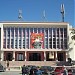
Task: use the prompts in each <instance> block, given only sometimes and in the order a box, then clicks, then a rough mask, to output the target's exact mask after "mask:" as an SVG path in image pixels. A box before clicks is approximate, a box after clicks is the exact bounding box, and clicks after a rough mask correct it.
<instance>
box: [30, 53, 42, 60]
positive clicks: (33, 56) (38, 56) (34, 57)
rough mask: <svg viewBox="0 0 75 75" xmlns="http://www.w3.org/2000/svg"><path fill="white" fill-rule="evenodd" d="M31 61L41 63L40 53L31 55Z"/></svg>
mask: <svg viewBox="0 0 75 75" xmlns="http://www.w3.org/2000/svg"><path fill="white" fill-rule="evenodd" d="M29 61H41V54H40V53H29Z"/></svg>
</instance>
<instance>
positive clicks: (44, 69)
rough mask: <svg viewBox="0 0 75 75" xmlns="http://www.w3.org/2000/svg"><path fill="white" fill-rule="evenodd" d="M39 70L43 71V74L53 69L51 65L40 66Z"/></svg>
mask: <svg viewBox="0 0 75 75" xmlns="http://www.w3.org/2000/svg"><path fill="white" fill-rule="evenodd" d="M40 69H41V71H42V72H43V74H47V72H48V71H49V72H52V71H53V70H54V68H53V67H51V66H41V68H40Z"/></svg>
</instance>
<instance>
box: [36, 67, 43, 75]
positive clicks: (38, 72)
mask: <svg viewBox="0 0 75 75" xmlns="http://www.w3.org/2000/svg"><path fill="white" fill-rule="evenodd" d="M35 75H42V71H41V70H40V67H37V70H36V72H35Z"/></svg>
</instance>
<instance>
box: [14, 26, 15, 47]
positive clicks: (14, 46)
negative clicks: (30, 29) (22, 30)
mask: <svg viewBox="0 0 75 75" xmlns="http://www.w3.org/2000/svg"><path fill="white" fill-rule="evenodd" d="M14 48H15V27H14Z"/></svg>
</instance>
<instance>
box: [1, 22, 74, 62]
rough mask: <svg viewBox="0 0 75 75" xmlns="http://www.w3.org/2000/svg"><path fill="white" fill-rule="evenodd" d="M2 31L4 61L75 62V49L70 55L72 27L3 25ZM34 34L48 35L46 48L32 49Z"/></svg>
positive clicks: (45, 40) (16, 23) (2, 57)
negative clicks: (32, 34)
mask: <svg viewBox="0 0 75 75" xmlns="http://www.w3.org/2000/svg"><path fill="white" fill-rule="evenodd" d="M0 29H1V36H0V37H1V44H0V46H1V49H0V58H1V61H6V60H9V61H66V60H67V58H68V57H71V58H72V59H73V60H75V57H74V55H75V54H74V53H75V52H74V49H72V50H71V51H69V50H70V49H69V48H70V46H69V42H71V41H72V40H71V39H70V38H69V39H68V37H70V25H69V23H66V22H2V23H0ZM20 29H21V30H20ZM27 29H28V31H27ZM16 30H17V31H16ZM50 30H51V31H50ZM65 30H66V32H65ZM23 31H25V33H24V32H23ZM26 31H27V32H26ZM16 32H18V33H16ZM31 32H32V33H36V34H39V33H42V34H43V35H44V36H43V47H40V48H35V47H34V48H31V37H30V36H31ZM50 33H51V34H50ZM23 35H24V36H23ZM27 40H28V41H27ZM50 40H51V41H50ZM54 40H55V41H54ZM66 40H67V41H66ZM16 41H17V42H16ZM65 41H66V42H65ZM72 46H73V44H72ZM73 47H74V46H73ZM73 47H72V48H73Z"/></svg>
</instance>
